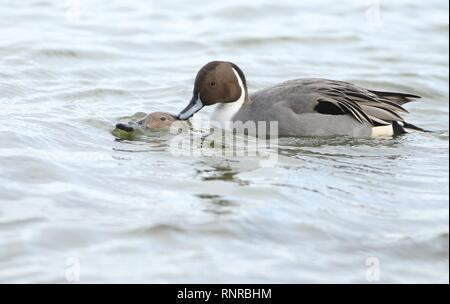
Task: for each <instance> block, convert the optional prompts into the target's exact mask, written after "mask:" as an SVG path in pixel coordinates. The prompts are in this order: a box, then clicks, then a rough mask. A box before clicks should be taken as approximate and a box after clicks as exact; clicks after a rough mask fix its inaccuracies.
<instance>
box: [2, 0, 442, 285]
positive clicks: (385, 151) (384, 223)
mask: <svg viewBox="0 0 450 304" xmlns="http://www.w3.org/2000/svg"><path fill="white" fill-rule="evenodd" d="M391 2H393V1H381V10H380V11H378V10H377V9H376V3H377V1H372V4H371V5H368V4H367V3H366V2H364V1H351V0H347V1H340V2H339V4H338V3H336V1H330V0H321V1H294V0H292V1H278V2H276V3H274V1H246V2H245V3H244V2H242V1H237V0H229V1H226V2H225V3H223V2H218V1H215V2H211V1H208V2H206V1H199V0H195V1H189V2H186V1H165V2H161V1H137V0H128V1H118V0H116V1H111V0H109V1H105V0H93V1H84V0H81V1H79V2H78V3H79V10H77V1H68V2H67V3H66V2H65V1H50V0H26V1H7V0H0V8H1V9H0V105H1V110H0V136H1V139H2V140H1V141H0V282H14V283H24V282H39V283H43V282H58V283H59V282H66V281H67V279H69V280H70V279H73V278H74V277H72V276H71V275H70V274H71V273H73V270H74V269H75V268H76V269H79V274H80V276H79V279H80V281H81V282H84V283H88V282H149V283H166V282H169V283H187V282H191V283H198V282H214V283H217V282H243V283H249V282H252V283H259V282H264V283H268V282H286V283H291V282H294V283H296V282H298V283H303V282H357V283H365V282H368V280H369V281H372V280H376V279H379V280H380V281H381V282H387V283H392V282H409V283H412V282H447V283H448V281H449V272H448V269H449V241H448V240H449V193H448V184H449V171H448V165H449V162H448V159H449V153H448V151H449V138H448V129H449V123H448V114H449V113H448V100H449V86H448V84H449V77H448V76H449V62H448V55H449V40H448V34H449V32H448V24H449V21H448V2H447V1H444V0H432V1H406V0H405V1H395V3H391ZM69 4H72V5H69ZM199 8H201V9H199ZM378 13H380V14H378ZM216 59H222V60H229V61H233V62H235V63H237V64H238V65H239V66H240V67H241V68H242V69H243V70H244V71H245V73H246V76H247V79H248V83H249V87H250V90H251V91H255V90H258V89H261V88H264V87H266V86H269V85H272V84H276V83H278V82H281V81H284V80H287V79H292V78H301V77H324V78H331V79H339V80H346V81H352V82H355V83H357V84H360V85H364V86H366V87H369V88H372V89H384V90H396V91H403V92H410V93H414V94H418V95H421V96H423V99H422V100H421V101H419V102H416V103H412V104H409V105H407V108H408V110H409V111H410V112H411V113H410V114H409V115H408V121H410V122H412V123H415V124H417V125H419V126H422V127H424V128H427V129H429V130H432V131H433V132H432V133H422V134H410V135H406V136H402V137H397V138H392V139H373V140H368V139H348V138H332V139H313V138H306V139H302V138H287V139H283V140H281V141H280V148H279V152H278V162H277V164H276V165H275V166H273V167H261V166H260V163H259V160H258V159H257V158H252V157H248V158H221V157H205V156H192V157H177V156H176V155H173V153H171V152H170V149H169V141H170V138H169V137H166V136H161V137H155V136H153V137H148V138H145V139H142V140H136V141H127V140H124V141H117V140H116V138H115V137H114V136H113V135H112V134H111V131H112V129H113V125H114V122H115V121H117V119H119V118H120V117H123V116H129V115H133V114H134V113H137V112H152V111H168V112H173V113H177V112H178V111H180V110H181V109H182V108H183V107H184V106H185V105H186V103H187V102H188V100H189V98H190V96H191V91H192V85H193V79H194V77H195V73H196V72H197V70H198V69H199V68H200V67H201V66H202V65H203V64H205V63H206V62H208V61H210V60H216ZM374 261H375V262H374ZM366 263H367V265H366ZM374 263H375V264H377V265H378V266H379V270H380V271H379V275H380V276H379V277H376V276H375V277H374V276H373V272H371V270H373V267H374V265H375V264H374ZM377 265H375V266H377ZM78 266H79V267H78ZM74 267H75V268H74ZM76 269H75V270H76ZM75 278H76V277H75Z"/></svg>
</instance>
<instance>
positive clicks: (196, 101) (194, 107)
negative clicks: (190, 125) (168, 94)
mask: <svg viewBox="0 0 450 304" xmlns="http://www.w3.org/2000/svg"><path fill="white" fill-rule="evenodd" d="M203 107H204V104H203V102H202V100H201V99H200V96H198V95H197V94H195V95H194V97H192V99H191V101H190V102H189V104H188V105H187V107H186V108H184V110H183V111H181V112H180V114H178V119H180V120H186V119H189V118H191V117H192V116H193V115H194V114H195V113H197V112H198V111H200V110H201V109H202V108H203Z"/></svg>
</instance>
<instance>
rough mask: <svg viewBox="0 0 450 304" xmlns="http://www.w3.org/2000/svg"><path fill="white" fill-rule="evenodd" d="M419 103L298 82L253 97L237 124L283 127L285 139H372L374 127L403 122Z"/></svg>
mask: <svg viewBox="0 0 450 304" xmlns="http://www.w3.org/2000/svg"><path fill="white" fill-rule="evenodd" d="M415 98H420V97H419V96H416V95H412V94H403V93H392V92H380V91H372V90H367V89H365V88H362V87H359V86H356V85H354V84H351V83H348V82H343V81H334V80H328V79H317V78H308V79H296V80H289V81H286V82H283V83H280V84H278V85H275V86H272V87H269V88H266V89H263V90H260V91H257V92H255V93H253V94H252V95H251V96H250V100H251V101H250V102H248V103H246V104H245V105H244V106H243V107H242V109H241V110H240V111H239V112H238V113H237V114H236V116H235V117H234V120H242V121H247V120H253V121H261V120H264V121H278V123H279V127H280V134H282V135H307V136H309V135H313V136H316V135H319V136H324V135H325V136H327V135H351V136H367V135H368V134H369V135H370V133H371V132H372V128H373V127H381V126H391V125H393V124H394V123H397V122H404V121H403V118H402V117H401V116H400V113H406V112H407V111H406V110H405V109H404V108H403V107H402V105H403V104H404V103H407V102H409V101H411V100H413V99H415ZM284 133H286V134H284ZM287 133H289V134H287ZM292 133H293V134H292Z"/></svg>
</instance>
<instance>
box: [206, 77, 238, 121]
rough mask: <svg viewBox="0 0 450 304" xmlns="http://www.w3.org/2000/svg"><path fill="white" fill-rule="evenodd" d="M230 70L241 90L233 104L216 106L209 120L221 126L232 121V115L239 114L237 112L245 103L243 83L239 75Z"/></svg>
mask: <svg viewBox="0 0 450 304" xmlns="http://www.w3.org/2000/svg"><path fill="white" fill-rule="evenodd" d="M232 69H233V72H234V74H235V75H236V78H237V80H238V83H239V87H240V88H241V96H240V97H239V99H238V100H236V101H234V102H228V103H219V104H217V105H216V108H215V110H214V113H213V114H212V116H211V120H212V121H214V122H216V123H219V124H220V125H222V126H225V124H226V123H227V122H230V121H232V120H233V117H234V115H236V113H237V112H239V110H240V109H241V107H242V105H243V104H244V102H245V95H246V92H245V87H244V83H243V82H242V79H241V77H240V76H239V73H238V72H237V71H236V70H235V69H234V68H232Z"/></svg>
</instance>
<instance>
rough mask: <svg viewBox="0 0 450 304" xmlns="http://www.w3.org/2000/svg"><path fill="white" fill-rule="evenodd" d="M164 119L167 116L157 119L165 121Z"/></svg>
mask: <svg viewBox="0 0 450 304" xmlns="http://www.w3.org/2000/svg"><path fill="white" fill-rule="evenodd" d="M166 119H167V118H165V117H161V118H160V119H159V120H161V121H166Z"/></svg>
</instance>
